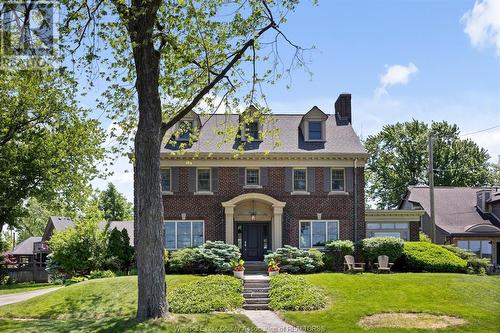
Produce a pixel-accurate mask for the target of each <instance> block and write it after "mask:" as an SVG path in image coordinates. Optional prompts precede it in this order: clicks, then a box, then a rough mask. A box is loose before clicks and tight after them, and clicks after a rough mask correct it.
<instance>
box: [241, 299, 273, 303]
mask: <svg viewBox="0 0 500 333" xmlns="http://www.w3.org/2000/svg"><path fill="white" fill-rule="evenodd" d="M245 304H269V298H246V299H245Z"/></svg>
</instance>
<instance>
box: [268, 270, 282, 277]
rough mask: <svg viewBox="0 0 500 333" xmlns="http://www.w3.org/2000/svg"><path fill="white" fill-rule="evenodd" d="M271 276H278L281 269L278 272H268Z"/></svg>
mask: <svg viewBox="0 0 500 333" xmlns="http://www.w3.org/2000/svg"><path fill="white" fill-rule="evenodd" d="M268 273H269V276H274V275H278V274H279V273H280V271H279V269H278V270H277V271H268Z"/></svg>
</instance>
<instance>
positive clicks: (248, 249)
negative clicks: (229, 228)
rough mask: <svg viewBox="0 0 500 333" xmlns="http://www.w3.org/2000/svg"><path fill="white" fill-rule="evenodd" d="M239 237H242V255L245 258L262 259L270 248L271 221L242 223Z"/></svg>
mask: <svg viewBox="0 0 500 333" xmlns="http://www.w3.org/2000/svg"><path fill="white" fill-rule="evenodd" d="M238 232H241V234H240V235H238V238H239V237H241V240H242V244H241V255H242V257H243V260H247V261H262V260H264V255H265V254H266V252H267V250H268V248H269V223H260V222H249V223H240V224H239V226H238Z"/></svg>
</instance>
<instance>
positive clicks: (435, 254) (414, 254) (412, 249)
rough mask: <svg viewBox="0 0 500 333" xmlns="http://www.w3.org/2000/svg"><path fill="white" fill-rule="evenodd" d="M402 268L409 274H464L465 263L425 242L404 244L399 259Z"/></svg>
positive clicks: (442, 249)
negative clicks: (409, 272)
mask: <svg viewBox="0 0 500 333" xmlns="http://www.w3.org/2000/svg"><path fill="white" fill-rule="evenodd" d="M401 260H402V265H403V267H404V268H406V269H407V270H409V271H411V272H423V271H425V272H451V273H464V272H466V270H467V261H465V260H464V259H462V258H460V257H458V256H457V255H455V254H454V253H453V252H451V251H449V250H447V249H445V248H443V247H442V246H440V245H436V244H433V243H427V242H406V243H405V244H404V253H403V256H402V257H401Z"/></svg>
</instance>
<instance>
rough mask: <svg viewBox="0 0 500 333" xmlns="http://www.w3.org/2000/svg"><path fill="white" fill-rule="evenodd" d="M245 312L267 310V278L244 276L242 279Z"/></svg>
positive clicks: (263, 276) (262, 276)
mask: <svg viewBox="0 0 500 333" xmlns="http://www.w3.org/2000/svg"><path fill="white" fill-rule="evenodd" d="M243 297H244V298H245V304H244V305H243V309H245V310H269V277H267V276H265V275H246V276H245V277H244V279H243Z"/></svg>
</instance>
